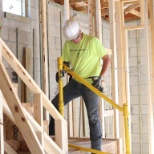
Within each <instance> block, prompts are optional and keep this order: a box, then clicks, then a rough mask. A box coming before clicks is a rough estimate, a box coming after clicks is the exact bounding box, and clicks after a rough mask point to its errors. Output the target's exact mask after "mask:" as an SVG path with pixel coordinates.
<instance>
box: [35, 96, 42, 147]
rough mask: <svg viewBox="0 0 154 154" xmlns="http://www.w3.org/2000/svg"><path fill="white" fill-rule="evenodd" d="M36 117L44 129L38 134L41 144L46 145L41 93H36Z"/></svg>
mask: <svg viewBox="0 0 154 154" xmlns="http://www.w3.org/2000/svg"><path fill="white" fill-rule="evenodd" d="M34 119H35V120H36V122H37V123H38V124H39V125H40V126H41V128H42V130H41V132H40V133H39V134H38V136H39V137H38V138H39V140H40V143H41V145H42V146H43V147H44V142H43V131H44V130H43V105H42V96H41V94H34Z"/></svg>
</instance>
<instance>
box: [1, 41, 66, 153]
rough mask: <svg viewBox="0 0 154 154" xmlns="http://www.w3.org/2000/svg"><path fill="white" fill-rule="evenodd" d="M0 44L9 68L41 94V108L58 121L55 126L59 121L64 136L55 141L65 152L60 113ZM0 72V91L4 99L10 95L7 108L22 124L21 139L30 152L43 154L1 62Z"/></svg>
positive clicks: (64, 138) (62, 120)
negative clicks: (2, 91)
mask: <svg viewBox="0 0 154 154" xmlns="http://www.w3.org/2000/svg"><path fill="white" fill-rule="evenodd" d="M0 44H1V45H2V53H3V56H4V58H5V59H6V60H7V62H8V63H9V64H10V65H11V67H12V68H13V69H14V70H15V71H16V73H17V74H18V76H19V77H20V78H21V79H22V80H23V81H24V82H25V84H26V85H27V86H28V87H29V89H30V90H31V91H32V92H33V93H39V94H41V96H42V100H43V107H44V108H45V109H46V110H47V111H48V112H49V113H50V114H51V116H53V118H54V119H55V121H57V120H58V124H57V125H59V121H61V122H60V125H61V126H62V127H60V128H59V129H60V130H61V129H63V130H61V131H62V133H60V134H65V135H62V136H61V137H60V136H59V135H60V134H58V133H56V135H55V138H57V139H56V141H57V140H58V141H59V140H60V141H59V142H61V144H59V146H62V147H61V148H63V149H62V151H63V152H67V151H68V148H67V147H68V146H67V145H68V142H67V140H68V139H67V125H66V121H65V120H64V119H63V117H62V116H61V115H60V113H59V112H58V111H57V110H56V109H55V108H54V106H53V105H52V104H51V102H50V100H49V99H48V98H47V96H46V95H45V94H44V93H43V92H42V90H41V89H40V88H39V87H38V85H37V84H36V83H35V82H34V80H33V79H32V78H31V76H30V75H29V74H28V73H27V71H26V70H25V69H24V68H23V66H22V65H21V63H20V62H19V61H18V60H17V59H16V57H15V56H14V55H13V53H12V52H11V51H10V49H9V48H8V47H7V46H6V44H5V43H4V42H3V41H2V39H0ZM0 71H2V73H1V74H2V75H1V82H0V88H1V89H2V90H4V93H3V94H4V97H7V94H8V93H10V97H7V102H8V103H10V104H9V105H10V106H9V108H10V110H11V112H12V113H14V117H16V119H15V120H17V121H18V120H19V123H20V122H21V124H22V123H23V125H19V129H21V132H22V134H24V135H25V136H23V137H25V138H26V139H27V140H26V142H27V144H28V147H29V148H30V149H31V150H32V151H33V150H34V152H35V153H37V152H38V153H39V152H40V153H44V152H43V149H42V147H41V145H40V143H39V140H38V138H37V136H36V135H35V134H34V130H33V129H32V128H31V127H30V125H29V122H28V121H27V120H26V117H25V114H24V113H23V109H22V106H21V102H20V101H19V99H18V96H17V94H16V93H15V90H14V87H13V85H12V83H11V81H10V78H9V77H8V75H7V73H6V70H5V68H4V66H3V63H2V61H1V67H0ZM12 102H13V103H12ZM14 106H15V108H14ZM16 106H17V111H18V112H17V111H16ZM19 113H20V114H19ZM25 121H26V122H25ZM34 121H35V120H34ZM34 121H33V122H34ZM25 128H26V129H25ZM26 132H27V133H28V137H30V138H31V140H30V142H29V138H28V137H27V136H26V135H27V134H26ZM34 140H35V141H34ZM34 143H35V144H36V145H37V146H35V149H34V146H32V145H33V144H34ZM44 144H46V143H45V142H44ZM49 149H50V148H49Z"/></svg>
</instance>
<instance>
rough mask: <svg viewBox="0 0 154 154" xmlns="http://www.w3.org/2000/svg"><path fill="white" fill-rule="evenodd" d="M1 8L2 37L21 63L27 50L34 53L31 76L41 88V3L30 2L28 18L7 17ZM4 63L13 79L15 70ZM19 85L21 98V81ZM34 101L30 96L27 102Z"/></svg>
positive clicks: (0, 35) (35, 0) (0, 1)
mask: <svg viewBox="0 0 154 154" xmlns="http://www.w3.org/2000/svg"><path fill="white" fill-rule="evenodd" d="M0 4H2V0H0ZM0 6H1V7H0V14H1V15H0V21H1V25H2V27H1V33H0V37H1V38H2V39H3V40H4V42H5V43H6V44H7V46H8V47H9V48H10V49H11V51H12V52H13V53H14V55H15V56H16V57H17V58H18V60H19V61H20V62H22V59H23V55H24V50H25V48H30V50H31V52H32V53H31V55H32V56H31V59H30V61H33V58H35V64H34V70H33V66H31V68H30V70H31V72H30V74H31V75H32V77H33V78H34V79H35V81H36V83H37V84H38V85H39V86H40V67H39V66H40V46H39V37H40V35H39V9H38V8H39V2H38V1H37V0H32V1H29V3H28V6H27V7H28V8H29V11H30V12H29V16H28V17H20V16H17V15H13V14H10V13H7V14H9V15H11V16H13V17H11V18H10V17H7V15H6V16H5V13H4V12H3V8H2V5H0ZM17 18H18V19H17ZM33 31H34V33H33ZM17 41H18V44H17ZM4 63H5V66H6V69H7V70H8V73H9V75H10V78H11V79H12V78H13V76H12V72H13V70H12V68H11V67H10V66H9V65H8V64H7V63H6V62H5V60H4ZM32 64H33V63H32ZM33 75H34V76H33ZM18 83H19V86H18V87H19V96H21V81H20V80H19V81H18ZM32 99H33V98H32V96H30V97H29V98H28V100H27V101H32Z"/></svg>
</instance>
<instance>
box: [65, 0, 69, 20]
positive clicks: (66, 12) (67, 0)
mask: <svg viewBox="0 0 154 154" xmlns="http://www.w3.org/2000/svg"><path fill="white" fill-rule="evenodd" d="M69 18H70V12H69V0H64V22H65V21H66V20H68V19H69Z"/></svg>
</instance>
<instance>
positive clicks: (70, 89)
mask: <svg viewBox="0 0 154 154" xmlns="http://www.w3.org/2000/svg"><path fill="white" fill-rule="evenodd" d="M63 91H64V105H66V104H67V103H69V102H70V101H71V100H73V99H75V98H77V97H80V96H82V98H83V100H84V102H85V106H86V109H87V114H88V120H89V128H90V140H91V148H93V149H96V150H101V146H102V130H101V125H100V120H99V115H98V103H99V96H98V95H96V94H95V93H94V92H92V91H91V90H90V89H88V88H87V87H86V86H85V85H83V84H81V83H78V82H77V81H75V80H73V79H72V80H71V81H70V82H69V83H68V84H67V85H66V86H65V87H64V89H63ZM52 103H53V105H54V106H55V108H56V109H58V94H57V95H56V97H55V98H54V99H53V100H52ZM49 134H50V135H54V120H53V118H51V120H50V125H49Z"/></svg>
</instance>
